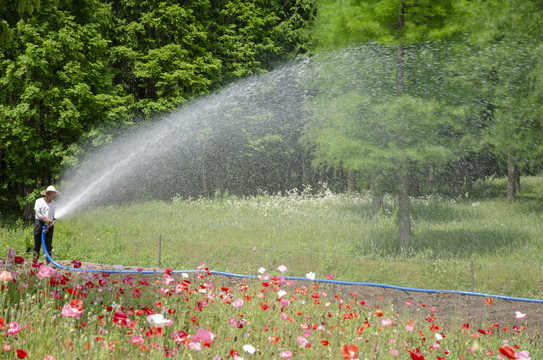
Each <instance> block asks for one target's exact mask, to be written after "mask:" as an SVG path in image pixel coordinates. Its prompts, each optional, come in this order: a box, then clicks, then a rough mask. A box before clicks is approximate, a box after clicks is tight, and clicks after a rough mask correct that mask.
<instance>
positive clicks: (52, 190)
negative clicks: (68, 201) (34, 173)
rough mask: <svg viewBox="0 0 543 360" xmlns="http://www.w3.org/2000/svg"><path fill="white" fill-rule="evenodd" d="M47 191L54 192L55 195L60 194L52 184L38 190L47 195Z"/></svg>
mask: <svg viewBox="0 0 543 360" xmlns="http://www.w3.org/2000/svg"><path fill="white" fill-rule="evenodd" d="M48 192H54V193H55V194H56V195H58V194H61V192H60V191H58V190H57V189H55V187H54V186H53V185H49V186H48V187H47V189H45V190H43V191H42V192H40V194H42V195H47V193H48Z"/></svg>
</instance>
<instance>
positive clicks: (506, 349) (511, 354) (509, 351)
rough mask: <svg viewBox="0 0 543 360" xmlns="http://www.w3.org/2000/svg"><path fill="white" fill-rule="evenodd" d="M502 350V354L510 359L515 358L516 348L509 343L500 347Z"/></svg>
mask: <svg viewBox="0 0 543 360" xmlns="http://www.w3.org/2000/svg"><path fill="white" fill-rule="evenodd" d="M498 350H499V351H500V354H502V355H503V356H505V357H506V358H508V359H515V350H513V348H512V347H511V346H509V345H504V346H503V347H501V348H499V349H498Z"/></svg>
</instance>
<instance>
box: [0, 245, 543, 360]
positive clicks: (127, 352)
mask: <svg viewBox="0 0 543 360" xmlns="http://www.w3.org/2000/svg"><path fill="white" fill-rule="evenodd" d="M70 265H71V266H73V267H76V268H79V269H84V268H85V267H86V266H87V265H86V264H81V262H80V261H77V260H73V261H72V262H71V264H70ZM198 269H199V270H201V272H199V273H190V274H183V273H182V274H178V273H172V270H171V269H169V268H168V269H166V270H164V271H161V272H157V273H156V274H155V275H151V276H149V275H145V276H144V275H142V274H130V275H126V274H106V273H102V272H96V271H93V272H91V271H82V272H79V271H77V272H76V271H71V272H69V271H68V272H67V271H61V270H58V269H57V270H55V269H53V268H52V267H49V266H47V265H45V264H43V263H31V262H29V261H28V260H26V259H24V258H22V257H19V256H16V254H15V251H8V255H7V257H6V258H4V259H3V265H2V270H1V271H0V282H1V284H2V285H1V295H0V296H1V297H0V299H1V300H0V301H1V307H0V309H1V313H0V315H1V319H0V327H1V329H2V334H3V336H2V340H1V342H2V343H1V345H0V346H1V350H0V353H1V354H2V358H14V359H16V358H19V359H24V358H28V359H47V360H52V359H127V358H130V359H136V358H150V359H161V358H177V359H254V358H260V359H291V358H292V359H298V358H308V359H317V358H319V359H416V360H420V359H438V360H443V359H466V360H467V359H534V360H535V359H541V358H543V350H541V349H542V348H543V346H541V345H542V343H541V337H540V334H541V332H540V328H539V325H540V324H541V322H540V321H541V317H542V315H541V313H539V312H538V310H537V309H539V307H540V306H541V305H539V304H535V305H530V304H527V303H524V302H508V303H507V304H506V305H507V306H502V307H500V308H499V310H497V311H498V312H496V311H495V310H494V307H496V306H497V302H498V301H495V300H494V299H492V298H484V297H481V298H474V299H470V301H471V303H470V304H471V305H470V306H473V307H474V308H476V309H475V310H476V312H477V315H478V316H476V317H473V318H471V320H469V321H466V319H465V318H463V314H462V312H463V311H464V310H465V309H464V308H463V307H462V306H461V303H462V302H463V300H462V299H459V298H458V297H457V298H454V299H453V301H452V302H449V303H448V304H447V303H439V305H437V306H436V305H434V303H437V302H436V301H435V300H436V298H435V297H431V296H429V295H427V294H422V295H413V294H408V293H406V292H402V293H401V294H396V295H395V297H394V299H391V298H387V296H392V295H391V294H390V293H386V292H383V294H386V295H383V296H380V295H379V290H378V289H376V290H375V291H374V292H373V293H369V292H366V291H364V290H363V289H356V290H357V291H356V292H353V288H349V287H342V286H341V285H340V286H329V284H320V283H318V282H315V281H314V278H315V274H314V273H307V278H308V279H307V281H301V280H296V281H292V280H288V279H286V278H285V277H287V276H288V275H289V269H288V264H287V266H285V265H282V266H279V267H277V268H274V269H269V270H267V269H265V268H263V267H262V268H260V269H255V271H254V274H252V275H256V276H257V278H254V279H243V280H242V279H237V278H226V277H220V276H216V275H212V274H211V273H210V271H209V269H208V268H207V267H206V266H205V265H204V264H201V265H200V266H199V267H198ZM322 277H323V278H324V277H326V278H328V279H333V278H334V276H333V274H323V275H322ZM317 278H318V276H317ZM358 290H361V291H358ZM425 297H428V301H425ZM392 300H394V301H395V303H394V302H393V301H392ZM399 303H401V306H398V304H399ZM398 309H400V311H398ZM484 309H488V311H485V310H484ZM515 309H517V310H515ZM468 313H469V311H468ZM498 313H499V315H500V316H494V315H496V314H498ZM535 317H538V318H539V319H538V320H537V321H534V320H536V319H535ZM498 318H499V319H500V322H498V321H497V320H496V319H498ZM502 320H503V321H502ZM530 326H532V327H530Z"/></svg>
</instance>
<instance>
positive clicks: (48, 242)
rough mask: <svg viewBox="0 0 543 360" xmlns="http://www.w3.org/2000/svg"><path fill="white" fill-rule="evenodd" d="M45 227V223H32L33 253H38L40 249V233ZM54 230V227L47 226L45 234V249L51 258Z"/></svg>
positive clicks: (39, 221) (37, 221)
mask: <svg viewBox="0 0 543 360" xmlns="http://www.w3.org/2000/svg"><path fill="white" fill-rule="evenodd" d="M44 225H45V221H41V220H38V219H36V221H35V222H34V252H35V253H36V252H37V253H38V256H39V253H40V249H41V233H42V231H43V226H44ZM54 230H55V227H54V226H48V227H47V232H46V233H45V247H46V249H47V252H48V253H49V255H51V256H53V255H52V254H51V251H52V250H53V231H54Z"/></svg>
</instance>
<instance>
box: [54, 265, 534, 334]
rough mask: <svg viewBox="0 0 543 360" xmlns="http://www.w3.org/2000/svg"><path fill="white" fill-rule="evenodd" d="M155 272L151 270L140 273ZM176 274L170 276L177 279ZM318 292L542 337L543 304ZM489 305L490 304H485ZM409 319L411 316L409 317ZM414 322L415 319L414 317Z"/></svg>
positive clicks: (378, 291) (445, 321)
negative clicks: (517, 329)
mask: <svg viewBox="0 0 543 360" xmlns="http://www.w3.org/2000/svg"><path fill="white" fill-rule="evenodd" d="M60 263H61V264H62V265H65V266H73V265H72V264H71V263H68V262H63V261H62V262H60ZM89 266H90V267H92V268H93V269H111V268H112V267H111V266H108V265H101V264H90V263H84V264H83V266H82V268H87V267H89ZM124 270H137V269H136V268H135V267H124ZM144 270H155V269H144ZM130 275H132V276H134V277H136V276H138V277H139V276H141V277H149V278H154V277H155V276H160V277H161V275H162V271H158V272H157V275H142V274H137V273H136V274H130ZM111 276H113V277H115V276H118V277H125V276H126V274H112V275H111ZM177 276H179V277H180V275H179V274H174V277H177ZM189 277H190V278H194V277H195V274H194V273H189ZM211 279H212V280H211V281H212V282H213V283H214V285H215V286H226V287H229V286H236V285H238V284H239V283H241V281H242V279H241V278H237V277H230V276H225V275H217V274H213V275H212V278H211ZM247 281H248V284H251V283H255V284H259V283H260V281H258V280H256V279H248V280H247ZM314 284H315V282H314V281H310V280H295V281H294V287H301V286H306V287H308V288H309V287H311V286H313V285H314ZM319 286H320V289H321V290H324V291H326V292H327V293H328V296H329V298H331V299H333V296H334V295H340V296H341V298H343V299H347V298H351V297H353V296H357V300H358V301H362V300H364V301H366V302H367V303H368V304H369V305H370V306H375V305H379V306H380V307H381V308H383V309H384V308H386V307H390V306H392V307H393V309H394V311H395V313H398V314H404V313H406V312H407V314H413V315H414V313H416V312H420V313H421V314H422V316H423V317H426V316H428V315H429V314H430V313H431V312H430V308H432V307H435V308H436V309H437V313H436V317H437V318H438V319H439V321H440V323H441V324H442V325H444V326H452V327H457V326H459V327H461V326H462V325H463V324H465V323H468V324H470V328H471V329H487V328H490V327H492V326H495V324H496V323H497V324H499V327H500V328H507V329H513V326H518V327H521V326H524V327H526V329H528V330H529V331H530V332H532V333H533V334H534V335H535V334H537V335H541V334H542V333H543V303H538V302H529V301H518V300H504V299H499V298H490V300H491V301H489V300H487V297H486V296H474V295H461V294H456V293H450V292H438V293H424V292H414V291H405V290H397V289H390V288H383V287H379V286H367V285H341V284H330V283H324V284H321V285H319ZM408 300H411V302H412V305H407V304H406V301H408ZM489 303H490V304H489ZM517 311H520V312H521V313H523V314H526V318H525V319H524V320H519V319H516V318H515V314H516V312H517ZM409 316H411V315H409ZM416 317H417V318H418V316H416Z"/></svg>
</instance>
